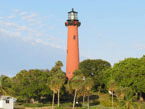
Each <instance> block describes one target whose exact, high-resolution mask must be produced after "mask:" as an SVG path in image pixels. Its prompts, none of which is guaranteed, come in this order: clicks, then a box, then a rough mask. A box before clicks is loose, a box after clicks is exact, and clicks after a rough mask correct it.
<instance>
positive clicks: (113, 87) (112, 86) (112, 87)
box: [108, 80, 118, 109]
mask: <svg viewBox="0 0 145 109" xmlns="http://www.w3.org/2000/svg"><path fill="white" fill-rule="evenodd" d="M117 87H118V86H117V84H116V81H114V80H111V81H109V82H108V90H109V91H111V94H112V109H113V107H114V105H113V95H114V93H115V92H116V89H117Z"/></svg>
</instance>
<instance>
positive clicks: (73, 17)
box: [68, 11, 78, 20]
mask: <svg viewBox="0 0 145 109" xmlns="http://www.w3.org/2000/svg"><path fill="white" fill-rule="evenodd" d="M68 20H78V13H77V12H74V11H71V12H69V13H68Z"/></svg>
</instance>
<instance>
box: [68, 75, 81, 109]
mask: <svg viewBox="0 0 145 109" xmlns="http://www.w3.org/2000/svg"><path fill="white" fill-rule="evenodd" d="M70 86H71V87H72V89H73V90H74V91H75V94H74V100H73V109H74V108H75V99H76V95H77V91H79V90H80V89H81V88H82V86H83V76H82V75H76V76H73V78H72V79H71V80H70Z"/></svg>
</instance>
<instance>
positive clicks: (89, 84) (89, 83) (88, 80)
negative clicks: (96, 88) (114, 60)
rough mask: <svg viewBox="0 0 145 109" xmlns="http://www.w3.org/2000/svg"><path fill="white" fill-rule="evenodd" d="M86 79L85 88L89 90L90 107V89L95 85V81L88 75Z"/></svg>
mask: <svg viewBox="0 0 145 109" xmlns="http://www.w3.org/2000/svg"><path fill="white" fill-rule="evenodd" d="M84 81H85V83H84V88H85V90H87V92H88V109H89V107H90V106H89V95H90V90H91V88H92V87H93V85H94V81H93V79H92V78H91V77H87V78H85V79H84Z"/></svg>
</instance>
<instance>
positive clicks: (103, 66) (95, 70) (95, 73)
mask: <svg viewBox="0 0 145 109" xmlns="http://www.w3.org/2000/svg"><path fill="white" fill-rule="evenodd" d="M110 67H111V64H110V63H109V62H107V61H104V60H101V59H98V60H97V59H96V60H90V59H87V60H84V61H82V62H80V63H79V69H80V70H81V73H83V75H84V76H85V77H92V79H93V80H94V88H95V90H96V89H97V87H100V88H101V86H102V85H103V81H102V80H103V71H105V70H107V69H108V68H110Z"/></svg>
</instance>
